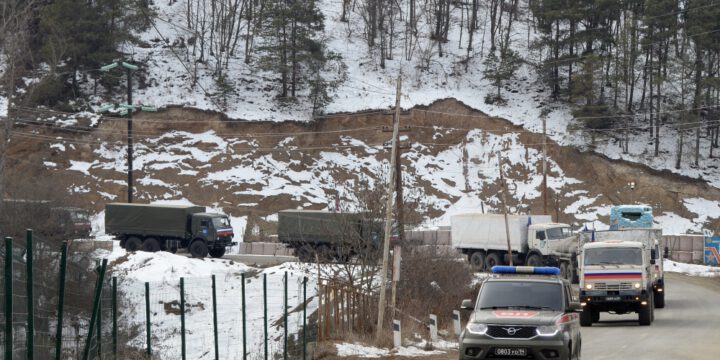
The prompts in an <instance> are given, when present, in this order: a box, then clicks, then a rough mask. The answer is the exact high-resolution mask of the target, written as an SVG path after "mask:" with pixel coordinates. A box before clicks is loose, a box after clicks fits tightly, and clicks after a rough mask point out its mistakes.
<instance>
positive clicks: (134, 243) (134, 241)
mask: <svg viewBox="0 0 720 360" xmlns="http://www.w3.org/2000/svg"><path fill="white" fill-rule="evenodd" d="M140 248H142V240H140V239H139V238H137V237H135V236H133V237H130V238H128V239H127V241H125V250H127V251H130V252H135V251H138V250H140Z"/></svg>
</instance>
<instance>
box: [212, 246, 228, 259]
mask: <svg viewBox="0 0 720 360" xmlns="http://www.w3.org/2000/svg"><path fill="white" fill-rule="evenodd" d="M209 252H210V256H212V257H214V258H221V257H223V255H225V247H224V246H223V247H220V248H212V249H210V250H209Z"/></svg>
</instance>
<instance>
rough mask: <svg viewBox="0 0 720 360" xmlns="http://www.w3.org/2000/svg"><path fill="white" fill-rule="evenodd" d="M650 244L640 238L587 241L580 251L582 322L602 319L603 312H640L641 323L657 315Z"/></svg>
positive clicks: (647, 321)
mask: <svg viewBox="0 0 720 360" xmlns="http://www.w3.org/2000/svg"><path fill="white" fill-rule="evenodd" d="M648 250H649V249H647V246H646V245H645V244H643V243H642V242H639V241H624V240H608V241H601V242H593V243H587V244H585V245H583V247H582V248H581V251H580V256H579V258H580V259H579V261H580V264H579V265H580V301H581V305H582V306H583V312H582V313H581V315H580V324H581V325H582V326H591V325H592V324H593V323H595V322H598V321H599V319H600V312H612V313H615V314H626V313H630V312H636V313H638V320H639V323H640V325H650V324H651V323H652V321H653V317H654V304H653V301H654V296H653V265H654V262H655V259H652V258H651V255H650V251H648Z"/></svg>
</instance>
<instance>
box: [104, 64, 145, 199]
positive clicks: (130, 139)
mask: <svg viewBox="0 0 720 360" xmlns="http://www.w3.org/2000/svg"><path fill="white" fill-rule="evenodd" d="M118 66H122V67H124V68H125V71H126V72H127V104H125V106H123V107H124V108H125V109H127V118H128V123H127V144H128V148H127V157H128V160H127V161H128V173H127V184H128V194H127V202H128V203H132V202H133V128H132V125H133V124H132V123H133V119H132V114H133V110H134V107H133V104H132V75H131V73H132V72H133V71H137V69H138V67H137V66H136V65H133V64H129V63H126V62H124V61H118V62H114V63H112V64H108V65H105V66H103V67H101V68H100V70H102V71H105V72H108V71H110V70H112V69H114V68H116V67H118Z"/></svg>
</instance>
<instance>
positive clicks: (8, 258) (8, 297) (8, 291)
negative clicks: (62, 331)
mask: <svg viewBox="0 0 720 360" xmlns="http://www.w3.org/2000/svg"><path fill="white" fill-rule="evenodd" d="M12 256H13V253H12V238H9V237H6V238H5V359H12V357H13V351H12V350H13V333H12V331H13V328H12V321H13V315H12V309H13V307H12V296H13V295H12V278H13V275H12V262H13V259H12Z"/></svg>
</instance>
